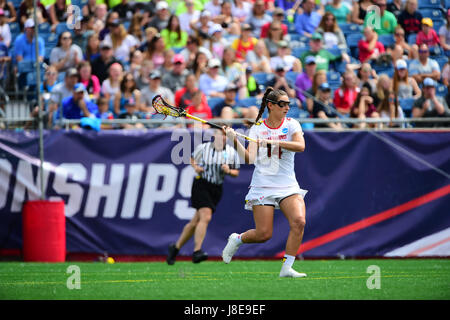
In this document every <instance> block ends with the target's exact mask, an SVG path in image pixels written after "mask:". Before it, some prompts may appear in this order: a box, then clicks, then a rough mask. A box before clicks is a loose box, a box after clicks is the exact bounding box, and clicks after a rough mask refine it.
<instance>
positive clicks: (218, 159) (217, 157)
mask: <svg viewBox="0 0 450 320" xmlns="http://www.w3.org/2000/svg"><path fill="white" fill-rule="evenodd" d="M192 158H194V160H195V163H196V164H197V165H199V166H201V167H202V168H203V172H202V173H200V177H201V178H203V179H205V180H206V181H208V182H211V183H214V184H222V183H223V179H224V178H225V172H224V171H223V170H222V168H221V167H222V165H223V164H227V165H228V166H229V167H230V169H237V168H239V156H238V154H237V152H236V150H235V149H234V148H233V147H232V146H230V145H228V144H227V145H226V146H225V149H223V150H216V148H214V143H213V142H206V143H202V144H199V145H198V146H197V147H196V148H195V150H194V152H193V153H192Z"/></svg>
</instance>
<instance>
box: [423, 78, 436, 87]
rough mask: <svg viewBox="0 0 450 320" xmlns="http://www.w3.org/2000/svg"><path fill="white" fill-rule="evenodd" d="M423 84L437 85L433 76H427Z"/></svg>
mask: <svg viewBox="0 0 450 320" xmlns="http://www.w3.org/2000/svg"><path fill="white" fill-rule="evenodd" d="M423 86H424V87H435V86H436V83H435V82H434V80H433V79H431V78H425V80H423Z"/></svg>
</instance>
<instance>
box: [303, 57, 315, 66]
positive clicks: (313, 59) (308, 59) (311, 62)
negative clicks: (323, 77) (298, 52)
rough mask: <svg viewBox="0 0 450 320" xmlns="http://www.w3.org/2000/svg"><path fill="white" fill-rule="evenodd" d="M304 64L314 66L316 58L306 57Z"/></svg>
mask: <svg viewBox="0 0 450 320" xmlns="http://www.w3.org/2000/svg"><path fill="white" fill-rule="evenodd" d="M305 63H306V64H313V63H314V64H315V63H316V57H314V56H307V57H306V58H305Z"/></svg>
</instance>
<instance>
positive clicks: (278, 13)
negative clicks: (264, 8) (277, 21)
mask: <svg viewBox="0 0 450 320" xmlns="http://www.w3.org/2000/svg"><path fill="white" fill-rule="evenodd" d="M273 15H274V16H284V10H283V9H281V8H278V7H277V8H275V9H274V10H273Z"/></svg>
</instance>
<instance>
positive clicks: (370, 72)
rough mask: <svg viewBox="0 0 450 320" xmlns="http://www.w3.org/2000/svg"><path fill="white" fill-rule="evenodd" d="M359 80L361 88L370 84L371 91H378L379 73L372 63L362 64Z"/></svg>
mask: <svg viewBox="0 0 450 320" xmlns="http://www.w3.org/2000/svg"><path fill="white" fill-rule="evenodd" d="M358 78H359V84H360V85H359V87H360V88H361V86H362V85H363V84H364V83H368V84H369V85H370V91H371V92H375V91H376V86H377V79H378V75H377V72H376V71H375V70H374V69H372V66H371V65H370V63H363V64H361V68H360V69H359V71H358Z"/></svg>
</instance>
